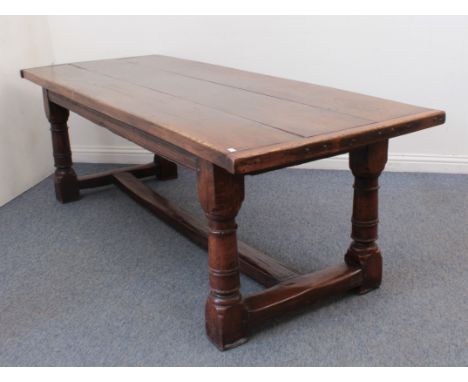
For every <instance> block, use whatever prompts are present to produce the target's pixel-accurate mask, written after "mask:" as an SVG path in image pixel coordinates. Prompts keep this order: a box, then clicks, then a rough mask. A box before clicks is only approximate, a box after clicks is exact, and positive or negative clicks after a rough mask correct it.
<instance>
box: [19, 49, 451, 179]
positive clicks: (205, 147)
mask: <svg viewBox="0 0 468 382" xmlns="http://www.w3.org/2000/svg"><path fill="white" fill-rule="evenodd" d="M344 70H345V69H344ZM21 74H22V76H23V77H24V78H26V79H29V80H31V81H33V82H35V83H37V84H39V85H40V86H42V87H43V88H45V89H48V90H49V91H51V92H53V93H56V94H58V95H60V96H63V97H66V98H67V99H69V100H71V101H73V102H76V103H78V104H80V105H83V106H85V107H87V108H89V109H92V110H97V111H99V112H100V113H103V114H104V115H107V116H109V117H111V118H114V119H116V120H118V121H121V122H123V123H126V124H129V125H131V126H132V127H134V128H136V129H139V130H141V131H143V132H145V133H146V134H149V135H151V136H155V137H157V138H158V139H161V140H163V141H165V142H168V143H170V144H173V145H175V146H177V147H180V148H182V149H184V150H186V151H188V152H189V153H191V154H193V155H195V156H197V157H200V158H203V159H206V160H209V161H211V162H213V163H215V164H217V165H219V166H221V167H224V168H225V169H227V170H228V171H230V172H232V173H251V172H258V171H266V170H270V169H274V168H280V167H285V166H288V165H292V164H296V163H301V162H305V161H309V160H313V159H318V158H323V157H327V156H331V155H336V154H339V153H342V152H347V151H350V150H352V149H353V148H355V147H359V146H362V145H364V144H369V143H374V142H377V141H379V140H383V139H388V138H392V137H395V136H398V135H402V134H406V133H410V132H413V131H416V130H420V129H423V128H427V127H431V126H435V125H439V124H442V123H443V122H444V121H445V113H444V112H442V111H438V110H431V109H426V108H422V107H418V106H412V105H408V104H404V103H399V102H394V101H389V100H385V99H381V98H376V97H371V96H367V95H362V94H357V93H352V92H348V91H344V90H338V89H334V88H329V87H324V86H319V85H313V84H309V83H304V82H299V81H293V80H287V79H282V78H277V77H272V76H268V75H262V74H256V73H251V72H247V71H242V70H237V69H232V68H227V67H222V66H217V65H211V64H206V63H201V62H196V61H190V60H184V59H178V58H174V57H167V56H157V55H154V56H143V57H131V58H121V59H111V60H99V61H92V62H80V63H73V64H64V65H54V66H47V67H40V68H34V69H25V70H23V71H22V73H21ZM402 91H404V89H402Z"/></svg>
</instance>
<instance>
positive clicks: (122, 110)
mask: <svg viewBox="0 0 468 382" xmlns="http://www.w3.org/2000/svg"><path fill="white" fill-rule="evenodd" d="M23 75H24V76H25V78H28V79H30V80H31V81H33V82H36V83H38V84H39V85H41V86H43V87H45V88H47V89H48V90H49V91H50V92H52V93H55V94H58V95H60V96H63V97H65V98H67V99H69V100H71V101H73V102H75V103H76V104H80V105H82V106H84V107H86V108H88V109H92V110H96V111H99V112H100V113H101V114H103V115H106V116H108V117H110V118H113V119H115V120H118V121H121V122H123V123H125V124H127V125H129V126H133V127H134V128H137V129H139V130H140V131H143V132H145V133H147V134H149V135H152V136H155V137H157V138H159V139H161V140H164V141H167V142H169V143H171V144H173V145H175V146H177V147H180V148H182V149H184V150H186V151H188V152H190V153H192V154H194V155H196V156H198V157H201V158H203V159H206V160H210V161H212V162H214V163H216V164H218V165H219V166H221V167H226V162H229V161H226V159H227V154H229V153H230V152H231V151H232V150H236V151H240V150H243V149H246V148H253V147H258V146H269V145H272V144H275V143H279V142H288V141H291V140H295V139H298V138H299V137H298V136H296V135H292V134H290V133H287V132H284V131H281V130H278V129H275V128H273V127H269V126H266V125H264V124H261V123H258V122H254V121H251V120H248V119H244V118H241V117H237V116H235V115H231V114H227V113H224V112H221V111H218V110H215V109H212V108H209V107H205V106H203V105H198V104H195V103H193V102H190V101H186V100H184V99H181V98H177V97H174V96H171V95H168V94H163V93H160V92H156V91H154V90H151V89H148V88H145V87H142V86H138V85H134V84H131V83H129V82H126V81H122V80H118V79H114V78H111V77H108V76H104V75H100V74H97V73H92V72H90V71H87V70H84V69H80V68H77V67H75V66H71V65H58V66H54V67H43V68H37V69H32V70H26V71H24V72H23ZM228 170H229V169H228Z"/></svg>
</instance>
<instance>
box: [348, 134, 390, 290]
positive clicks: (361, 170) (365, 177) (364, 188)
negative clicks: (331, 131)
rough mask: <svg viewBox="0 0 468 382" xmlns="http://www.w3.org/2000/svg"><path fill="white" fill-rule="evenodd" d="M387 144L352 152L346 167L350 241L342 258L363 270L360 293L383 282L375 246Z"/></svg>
mask: <svg viewBox="0 0 468 382" xmlns="http://www.w3.org/2000/svg"><path fill="white" fill-rule="evenodd" d="M387 149H388V141H384V142H379V143H375V144H372V145H368V146H365V147H363V148H359V149H357V150H353V151H351V152H350V154H349V165H350V168H351V171H352V173H353V175H354V177H355V181H354V202H353V217H352V233H351V238H352V239H353V242H352V243H351V246H350V247H349V249H348V252H347V253H346V256H345V261H346V263H347V264H348V265H355V266H356V265H357V266H359V267H361V268H362V271H363V284H362V285H361V286H360V287H359V289H358V292H359V293H361V294H362V293H366V292H369V291H370V290H372V289H375V288H378V287H379V286H380V283H381V280H382V256H381V254H380V250H379V247H378V246H377V243H376V240H377V226H378V189H379V183H378V178H379V175H380V173H381V172H382V171H383V169H384V167H385V163H386V162H387Z"/></svg>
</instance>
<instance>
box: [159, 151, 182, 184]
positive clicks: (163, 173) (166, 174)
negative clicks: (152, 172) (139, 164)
mask: <svg viewBox="0 0 468 382" xmlns="http://www.w3.org/2000/svg"><path fill="white" fill-rule="evenodd" d="M154 164H155V166H156V179H158V180H169V179H176V178H177V164H175V163H174V162H171V161H169V160H167V159H166V158H163V157H161V156H159V155H155V156H154Z"/></svg>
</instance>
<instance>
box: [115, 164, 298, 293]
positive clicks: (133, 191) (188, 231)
mask: <svg viewBox="0 0 468 382" xmlns="http://www.w3.org/2000/svg"><path fill="white" fill-rule="evenodd" d="M114 182H115V183H116V184H117V185H118V186H119V187H120V188H121V189H122V190H123V191H125V192H126V193H127V194H129V195H130V196H131V197H132V198H133V199H135V200H136V201H137V202H138V203H140V204H142V205H143V206H145V207H146V208H148V209H149V210H150V211H151V212H153V213H154V214H155V215H156V216H158V217H159V218H160V219H161V220H163V221H165V222H166V223H167V224H169V225H170V226H172V227H173V228H175V229H176V230H177V231H179V232H181V233H182V234H184V235H185V236H186V237H188V238H189V239H190V240H192V241H193V242H194V243H196V244H198V245H200V246H201V247H203V248H207V247H208V232H209V230H208V227H207V225H206V224H203V223H202V222H200V221H199V220H198V219H196V218H194V217H193V216H192V215H191V214H189V213H187V212H185V211H183V210H181V209H178V208H177V207H175V206H174V205H172V204H171V203H170V202H169V201H168V200H167V199H165V198H164V197H162V196H161V195H159V194H158V193H156V192H155V191H153V190H152V189H150V188H149V187H147V186H145V185H144V184H143V183H141V182H140V181H138V180H137V179H136V178H135V177H134V176H133V175H132V174H130V173H116V174H114ZM238 251H239V262H240V264H239V265H240V270H241V272H243V273H245V274H246V275H247V276H249V277H251V278H253V279H254V280H256V281H257V282H259V283H260V284H262V285H264V286H271V285H275V284H277V283H278V282H280V281H284V280H287V279H289V278H292V277H297V276H298V274H297V273H296V272H294V271H291V270H290V269H288V268H286V267H285V266H284V265H282V264H281V263H280V262H278V261H276V260H274V259H272V258H271V257H269V256H267V255H265V254H263V253H262V252H260V251H257V250H256V249H254V248H252V247H250V246H249V245H247V244H246V243H243V242H242V241H239V242H238Z"/></svg>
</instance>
